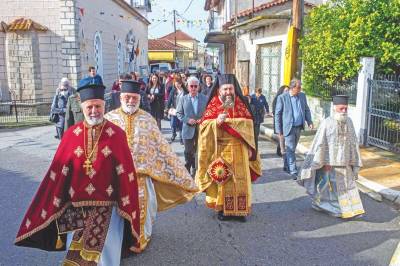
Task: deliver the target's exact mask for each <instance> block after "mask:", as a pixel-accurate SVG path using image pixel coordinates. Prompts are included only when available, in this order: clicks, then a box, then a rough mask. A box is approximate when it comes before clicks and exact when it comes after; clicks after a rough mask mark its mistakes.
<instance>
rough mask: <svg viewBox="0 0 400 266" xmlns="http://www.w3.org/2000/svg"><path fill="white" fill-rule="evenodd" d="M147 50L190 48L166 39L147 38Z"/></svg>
mask: <svg viewBox="0 0 400 266" xmlns="http://www.w3.org/2000/svg"><path fill="white" fill-rule="evenodd" d="M148 50H149V51H174V50H178V51H179V50H190V49H189V48H187V47H185V46H182V45H179V44H176V46H175V45H174V43H173V42H171V41H169V40H166V39H149V48H148Z"/></svg>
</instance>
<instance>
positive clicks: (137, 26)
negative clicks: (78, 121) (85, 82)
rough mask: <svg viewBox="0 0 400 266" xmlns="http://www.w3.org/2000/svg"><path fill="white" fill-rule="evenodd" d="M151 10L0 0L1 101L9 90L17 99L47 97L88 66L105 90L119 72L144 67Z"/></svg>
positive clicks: (114, 1)
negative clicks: (98, 75)
mask: <svg viewBox="0 0 400 266" xmlns="http://www.w3.org/2000/svg"><path fill="white" fill-rule="evenodd" d="M149 7H150V5H149V2H148V1H143V0H141V1H139V2H138V1H134V0H126V1H124V0H96V1H86V0H18V1H11V0H4V1H0V20H1V27H0V89H1V90H2V95H3V99H4V98H5V99H7V97H9V95H10V94H9V91H10V92H12V94H14V95H15V96H14V97H15V98H16V99H38V98H47V97H51V96H52V95H53V94H54V91H55V89H56V88H57V86H58V83H59V81H60V79H61V78H62V77H68V78H69V79H70V80H71V82H72V84H73V85H74V86H76V85H77V83H78V81H79V80H80V79H81V78H82V77H84V76H85V75H86V74H87V69H88V66H90V65H94V66H95V67H96V68H97V71H98V73H99V74H100V75H101V76H102V77H103V81H104V85H105V86H106V87H108V88H110V87H111V85H112V83H113V81H114V80H115V79H116V78H117V76H118V74H120V73H123V72H126V71H129V70H134V69H135V70H138V69H139V68H140V66H147V64H148V61H147V60H148V59H147V45H148V44H147V43H148V41H147V35H148V25H149V24H150V23H149V21H148V20H147V19H146V12H148V11H150V8H149ZM132 51H136V53H135V57H134V58H132V57H131V56H130V54H131V52H132ZM130 59H133V60H130Z"/></svg>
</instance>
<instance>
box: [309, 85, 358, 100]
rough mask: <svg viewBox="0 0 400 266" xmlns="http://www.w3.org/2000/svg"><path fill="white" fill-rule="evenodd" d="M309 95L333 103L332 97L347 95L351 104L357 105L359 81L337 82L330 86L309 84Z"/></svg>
mask: <svg viewBox="0 0 400 266" xmlns="http://www.w3.org/2000/svg"><path fill="white" fill-rule="evenodd" d="M305 91H306V93H307V95H309V96H314V97H317V98H321V99H323V100H325V101H331V100H332V96H335V95H347V96H349V104H352V105H355V104H356V100H357V79H351V80H347V81H342V82H336V83H334V84H333V85H330V84H328V83H326V82H320V83H314V84H308V85H307V86H306V88H305Z"/></svg>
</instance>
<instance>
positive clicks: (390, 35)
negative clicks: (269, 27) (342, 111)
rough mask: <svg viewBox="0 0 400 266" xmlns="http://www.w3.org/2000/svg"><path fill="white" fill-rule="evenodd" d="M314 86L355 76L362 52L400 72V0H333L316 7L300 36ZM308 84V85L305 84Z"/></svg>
mask: <svg viewBox="0 0 400 266" xmlns="http://www.w3.org/2000/svg"><path fill="white" fill-rule="evenodd" d="M300 49H301V51H302V60H303V63H304V71H303V81H304V83H305V84H307V85H308V86H313V85H315V84H320V83H321V82H327V83H329V84H333V83H335V82H341V81H343V80H348V79H351V78H353V77H355V76H356V75H357V73H358V70H359V68H360V63H359V61H360V57H363V56H371V57H375V60H376V61H375V62H376V71H377V72H379V73H387V74H390V73H396V74H399V73H400V0H331V1H330V3H329V4H324V5H321V6H318V7H316V8H314V9H313V10H312V11H311V13H310V14H309V16H307V18H306V20H305V34H304V37H303V38H302V39H301V40H300ZM305 88H307V86H305Z"/></svg>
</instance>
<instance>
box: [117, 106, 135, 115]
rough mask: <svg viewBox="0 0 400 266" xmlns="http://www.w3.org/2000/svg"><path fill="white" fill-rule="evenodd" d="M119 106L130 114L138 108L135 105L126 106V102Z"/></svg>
mask: <svg viewBox="0 0 400 266" xmlns="http://www.w3.org/2000/svg"><path fill="white" fill-rule="evenodd" d="M121 108H122V111H124V113H127V114H130V115H131V114H133V113H135V112H136V111H137V110H138V109H139V108H138V106H137V105H135V106H127V105H126V104H121Z"/></svg>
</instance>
